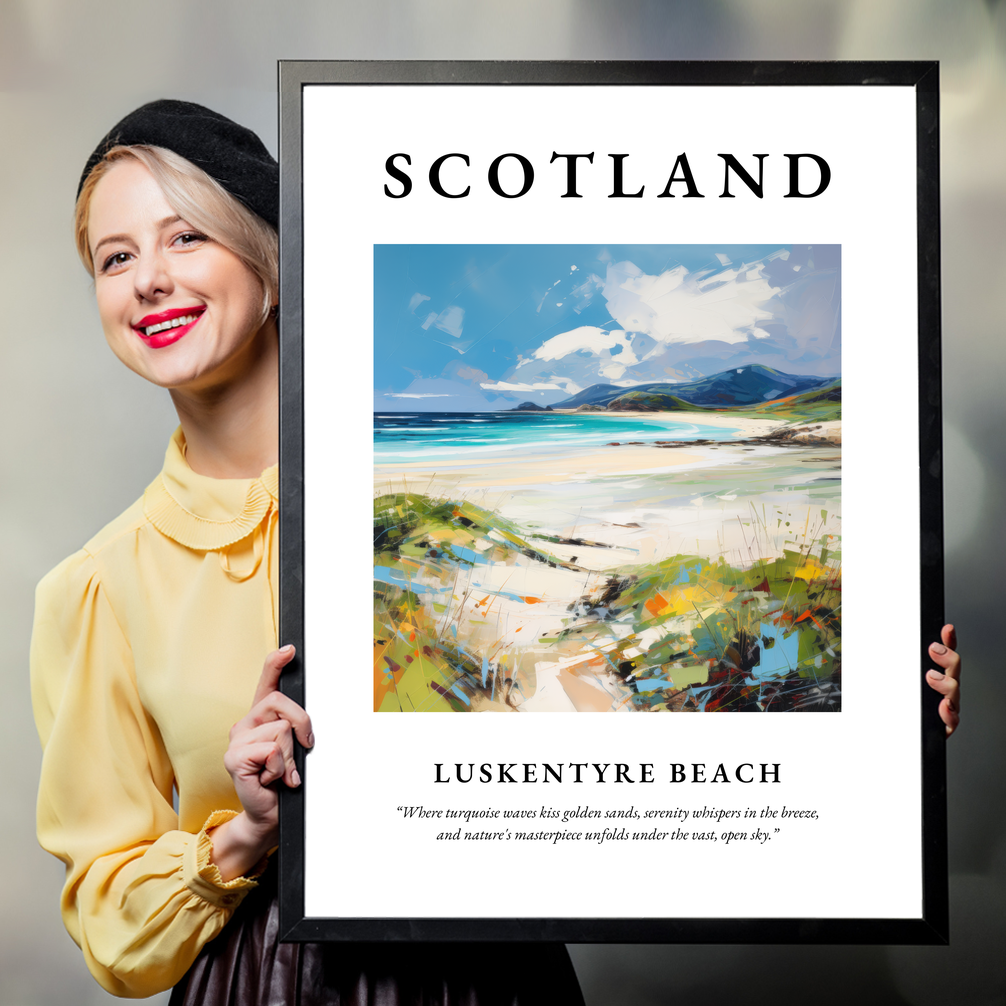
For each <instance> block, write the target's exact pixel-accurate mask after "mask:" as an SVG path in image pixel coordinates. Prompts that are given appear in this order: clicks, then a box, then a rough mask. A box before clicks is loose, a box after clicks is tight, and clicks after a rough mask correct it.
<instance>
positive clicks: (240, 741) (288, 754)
mask: <svg viewBox="0 0 1006 1006" xmlns="http://www.w3.org/2000/svg"><path fill="white" fill-rule="evenodd" d="M263 745H268V746H269V750H267V749H266V748H265V747H263ZM273 749H275V751H276V752H278V757H279V760H278V761H277V760H276V759H275V758H273V757H271V755H272V750H273ZM229 750H234V751H236V752H238V757H244V752H250V751H254V752H255V757H256V758H257V759H258V765H259V771H258V772H257V773H256V774H257V775H258V776H259V782H260V783H261V784H262V785H263V786H268V785H269V784H270V783H272V782H275V781H276V780H277V779H280V778H282V780H283V781H284V782H285V783H286V785H287V786H290V787H291V788H293V789H295V788H296V787H297V786H299V785H300V773H299V772H298V771H297V764H296V762H295V761H294V757H293V731H292V729H291V727H290V724H289V723H288V722H287V721H286V720H284V719H276V720H270V721H268V722H266V723H260V724H259V725H258V726H255V727H252V728H251V729H249V730H244V731H241V732H240V733H239V734H237V735H236V736H235V737H233V738H232V740H231V748H230V749H229ZM266 755H270V758H269V759H268V760H267V759H266Z"/></svg>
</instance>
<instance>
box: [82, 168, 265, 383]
mask: <svg viewBox="0 0 1006 1006" xmlns="http://www.w3.org/2000/svg"><path fill="white" fill-rule="evenodd" d="M87 233H88V242H89V244H90V247H91V255H92V257H93V259H94V286H95V292H96V294H97V298H98V311H99V313H100V315H101V324H102V327H103V328H104V330H105V337H106V339H108V344H109V346H111V347H112V351H113V352H114V353H115V355H116V356H117V357H118V358H119V359H120V360H121V361H122V362H123V363H124V364H125V365H126V366H127V367H129V369H130V370H132V371H135V372H136V373H137V374H139V375H140V376H141V377H145V378H146V379H147V380H148V381H152V382H153V383H154V384H157V385H160V386H161V387H163V388H174V389H179V390H188V391H192V392H199V391H202V390H208V389H210V388H214V387H218V386H220V385H223V384H226V383H229V382H231V381H234V380H237V379H239V378H240V376H241V374H242V373H243V372H245V370H246V368H247V367H249V366H250V365H251V363H252V361H253V360H254V358H255V357H256V356H257V352H256V348H255V343H256V335H257V334H259V332H260V331H262V332H264V329H262V326H261V317H262V285H261V283H260V281H259V279H258V277H257V276H256V275H255V273H254V272H252V271H251V269H249V268H248V266H246V265H245V264H244V262H242V261H241V259H240V258H238V256H237V255H235V254H234V253H233V252H232V251H230V250H229V249H227V248H224V247H223V245H220V244H217V243H216V242H215V241H213V240H211V239H210V238H208V237H206V235H204V234H201V233H200V232H199V231H197V230H195V229H194V228H192V227H190V226H189V225H188V224H187V223H186V222H185V221H184V220H182V219H181V218H180V217H179V216H178V215H177V214H176V213H175V211H174V210H172V208H171V207H170V206H169V205H168V202H167V199H166V198H165V196H164V193H163V192H162V191H161V188H160V186H159V185H158V184H157V182H156V181H155V180H154V177H153V175H151V173H150V172H149V171H148V170H147V168H146V167H144V165H143V164H141V163H140V162H139V161H136V160H134V159H132V158H125V159H123V160H121V161H117V162H116V163H115V164H113V165H112V166H111V167H110V168H109V169H108V171H107V172H106V174H105V175H104V176H103V177H102V178H101V179H100V180H99V182H98V184H97V185H96V186H95V188H94V193H93V194H92V196H91V206H90V213H89V216H88V231H87Z"/></svg>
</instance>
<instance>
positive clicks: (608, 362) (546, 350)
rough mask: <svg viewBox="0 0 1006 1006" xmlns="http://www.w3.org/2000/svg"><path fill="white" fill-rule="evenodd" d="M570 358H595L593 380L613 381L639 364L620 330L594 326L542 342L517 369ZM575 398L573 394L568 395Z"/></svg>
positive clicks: (584, 327) (581, 328)
mask: <svg viewBox="0 0 1006 1006" xmlns="http://www.w3.org/2000/svg"><path fill="white" fill-rule="evenodd" d="M572 354H589V355H590V356H592V357H595V358H597V376H598V377H604V378H607V379H608V380H610V381H617V380H618V379H619V378H620V377H622V375H623V374H624V373H625V371H626V369H627V368H629V367H631V366H632V365H633V364H636V363H639V360H638V358H637V357H636V354H635V352H634V351H633V348H632V338H631V336H630V335H629V333H628V332H625V331H623V330H621V329H615V330H613V331H609V330H607V329H604V328H598V327H597V326H595V325H581V326H580V327H579V328H574V329H572V330H571V331H569V332H563V333H562V334H561V335H554V336H552V338H551V339H547V340H546V341H545V342H543V343H542V344H541V345H540V346H539V347H538V348H537V349H536V350H535V351H534V353H532V354H531V356H530V357H529V358H527V359H522V360H521V362H520V363H519V364H518V365H517V369H520V368H521V367H523V366H525V365H526V364H529V363H531V362H532V360H543V361H547V360H564V359H565V358H566V357H568V356H571V355H572ZM572 394H575V392H572Z"/></svg>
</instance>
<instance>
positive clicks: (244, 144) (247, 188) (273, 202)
mask: <svg viewBox="0 0 1006 1006" xmlns="http://www.w3.org/2000/svg"><path fill="white" fill-rule="evenodd" d="M140 144H142V145H146V146H151V147H166V148H167V149H168V150H173V151H174V152H175V153H176V154H179V155H180V156H181V157H184V158H185V159H186V160H188V161H191V162H192V163H193V164H195V165H196V166H197V167H200V168H202V169H203V171H205V172H206V174H208V175H209V176H210V178H213V179H214V180H216V181H217V182H219V183H220V184H221V185H222V186H223V187H224V188H225V189H226V190H227V191H228V192H229V193H230V194H231V195H232V196H234V197H235V198H237V199H239V200H240V201H241V202H242V203H244V204H245V206H247V207H248V209H250V210H251V211H252V212H253V213H257V214H258V215H259V216H260V217H261V218H262V219H263V220H265V221H266V222H267V223H270V224H272V226H273V227H278V226H279V165H278V164H277V163H276V160H275V158H274V157H273V156H272V154H270V153H269V151H268V150H266V148H265V144H264V143H263V142H262V141H261V140H260V139H259V138H258V137H257V136H256V135H255V134H254V133H253V132H252V131H251V130H250V129H246V128H245V127H244V126H239V125H238V124H237V123H236V122H234V121H233V120H232V119H228V118H227V116H225V115H220V114H219V113H217V112H214V111H211V110H210V109H208V108H204V107H203V106H202V105H196V104H194V103H193V102H191V101H176V100H174V99H172V98H163V99H161V100H160V101H151V102H150V103H149V104H146V105H142V106H141V107H140V108H138V109H136V111H135V112H130V113H129V115H127V116H126V117H125V118H124V119H123V120H122V121H121V122H119V123H117V124H116V125H114V126H113V127H112V128H111V129H110V130H109V131H108V133H107V135H106V136H105V138H104V139H103V140H102V141H101V143H99V144H98V146H97V147H96V148H95V151H94V153H93V154H91V156H90V157H89V158H88V160H87V164H86V165H84V173H83V174H82V175H81V176H80V184H79V185H78V186H77V195H78V196H79V195H80V190H81V189H82V188H83V186H84V181H85V179H86V178H87V176H88V175H89V174H90V173H91V169H92V168H93V167H94V166H95V165H96V164H97V163H98V162H99V161H100V160H101V159H102V158H103V157H104V156H105V154H106V153H108V151H109V150H111V149H112V147H117V146H119V145H122V146H127V147H131V146H136V145H140Z"/></svg>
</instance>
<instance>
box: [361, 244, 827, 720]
mask: <svg viewBox="0 0 1006 1006" xmlns="http://www.w3.org/2000/svg"><path fill="white" fill-rule="evenodd" d="M841 409H842V380H841V249H840V246H838V245H814V246H807V245H775V244H770V245H764V246H756V245H743V246H731V245H643V246H616V245H597V246H586V245H575V246H574V245H530V244H529V245H503V246H501V245H451V244H439V245H432V244H431V245H420V244H413V245H405V244H395V245H377V246H375V248H374V518H373V519H374V709H375V710H377V711H381V712H392V711H394V712H435V711H441V712H448V711H453V712H488V711H499V712H563V711H564V712H649V711H653V712H656V711H661V712H682V713H685V712H705V713H712V712H835V711H839V710H840V709H841V694H842V690H841V596H842V595H841V591H842V572H841V558H842V549H841V542H842V538H841V484H842V483H841V441H842V437H841Z"/></svg>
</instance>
